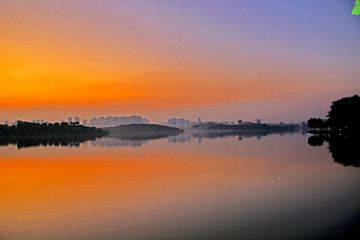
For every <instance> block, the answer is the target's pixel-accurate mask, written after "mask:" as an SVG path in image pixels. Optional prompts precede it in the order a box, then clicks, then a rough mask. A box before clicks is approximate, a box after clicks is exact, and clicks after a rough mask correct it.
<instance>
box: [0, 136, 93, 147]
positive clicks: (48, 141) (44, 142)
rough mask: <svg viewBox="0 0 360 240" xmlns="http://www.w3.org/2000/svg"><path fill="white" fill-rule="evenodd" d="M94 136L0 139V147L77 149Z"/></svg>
mask: <svg viewBox="0 0 360 240" xmlns="http://www.w3.org/2000/svg"><path fill="white" fill-rule="evenodd" d="M98 137H99V136H96V135H72V136H70V135H61V136H38V137H30V136H29V137H1V138H0V146H8V145H16V146H17V148H18V149H22V148H29V147H39V146H43V147H46V146H55V147H59V146H62V147H79V146H80V144H81V143H86V142H87V141H89V140H95V139H97V138H98Z"/></svg>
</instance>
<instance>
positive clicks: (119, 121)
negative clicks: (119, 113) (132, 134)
mask: <svg viewBox="0 0 360 240" xmlns="http://www.w3.org/2000/svg"><path fill="white" fill-rule="evenodd" d="M148 123H149V120H148V119H146V118H142V117H141V116H125V117H113V116H108V117H99V118H96V117H94V118H92V119H90V125H91V126H104V127H112V126H119V125H124V124H148Z"/></svg>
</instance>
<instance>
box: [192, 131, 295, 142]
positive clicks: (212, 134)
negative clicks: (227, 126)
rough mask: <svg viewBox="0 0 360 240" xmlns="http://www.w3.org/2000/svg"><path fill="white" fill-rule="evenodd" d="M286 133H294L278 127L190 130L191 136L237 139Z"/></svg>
mask: <svg viewBox="0 0 360 240" xmlns="http://www.w3.org/2000/svg"><path fill="white" fill-rule="evenodd" d="M288 133H295V130H294V129H288V130H284V129H279V130H277V131H275V130H270V131H268V130H243V131H209V130H203V131H198V132H192V133H191V137H192V138H225V137H238V139H239V141H241V140H243V139H244V138H253V137H256V138H257V139H259V140H260V139H261V138H262V137H266V136H268V135H273V134H275V135H280V136H283V135H284V134H288Z"/></svg>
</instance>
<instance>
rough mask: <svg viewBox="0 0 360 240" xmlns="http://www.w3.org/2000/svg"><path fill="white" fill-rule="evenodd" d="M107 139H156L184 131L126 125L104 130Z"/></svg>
mask: <svg viewBox="0 0 360 240" xmlns="http://www.w3.org/2000/svg"><path fill="white" fill-rule="evenodd" d="M104 130H105V131H107V132H108V133H109V137H111V138H117V139H123V140H147V139H158V138H164V137H169V136H174V135H178V134H180V133H182V132H184V130H181V129H179V128H175V127H167V126H162V125H157V124H126V125H120V126H117V127H108V128H104Z"/></svg>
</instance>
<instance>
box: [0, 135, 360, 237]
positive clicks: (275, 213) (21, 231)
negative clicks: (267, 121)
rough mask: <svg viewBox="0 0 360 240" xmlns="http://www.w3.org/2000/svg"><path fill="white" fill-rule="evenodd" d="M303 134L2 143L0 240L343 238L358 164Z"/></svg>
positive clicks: (350, 222) (352, 219) (353, 219)
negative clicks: (336, 155) (334, 154)
mask: <svg viewBox="0 0 360 240" xmlns="http://www.w3.org/2000/svg"><path fill="white" fill-rule="evenodd" d="M308 138H309V136H308V135H303V134H300V133H281V134H265V133H262V134H259V133H246V134H245V133H243V134H239V133H226V134H224V133H222V134H219V133H209V132H190V133H189V132H185V133H181V134H178V135H172V136H160V137H159V136H157V137H151V136H146V137H143V138H141V137H138V138H137V139H129V138H128V137H127V136H125V137H124V136H111V135H110V136H107V137H104V138H96V139H87V140H86V139H81V140H76V139H65V140H64V139H63V140H61V141H60V142H63V144H50V143H54V142H58V140H54V139H52V140H49V141H48V140H46V139H45V140H44V139H43V140H42V141H40V142H41V144H38V145H37V146H26V147H21V148H19V145H18V143H19V142H21V141H22V142H21V143H23V140H12V141H10V142H9V141H8V140H7V141H5V140H2V141H0V143H1V144H0V145H1V147H0V155H1V159H0V196H1V198H0V213H1V214H0V233H1V234H0V239H4V240H8V239H9V240H10V239H11V240H13V239H19V240H20V239H26V240H32V239H34V240H35V239H36V240H38V239H40V240H41V239H55V240H57V239H59V240H60V239H94V240H95V239H341V238H342V237H344V236H347V234H349V233H353V232H354V231H355V227H356V226H357V225H358V223H359V216H360V211H359V210H360V206H359V202H360V188H359V187H360V181H359V180H360V169H359V168H357V167H354V166H353V165H351V164H350V165H349V164H348V165H347V167H346V166H344V165H343V164H339V162H335V161H334V159H333V158H332V154H331V152H329V149H328V144H327V143H324V144H323V145H322V146H316V147H312V146H310V145H309V144H308ZM5 143H6V144H5ZM21 146H24V144H22V145H21ZM332 148H333V147H332ZM337 153H338V152H337Z"/></svg>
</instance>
